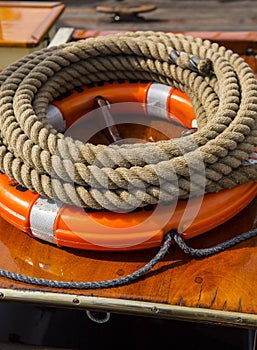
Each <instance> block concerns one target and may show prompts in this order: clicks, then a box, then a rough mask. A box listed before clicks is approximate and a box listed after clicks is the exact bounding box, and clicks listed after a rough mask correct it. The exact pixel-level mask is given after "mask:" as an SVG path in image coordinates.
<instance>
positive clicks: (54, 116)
mask: <svg viewBox="0 0 257 350" xmlns="http://www.w3.org/2000/svg"><path fill="white" fill-rule="evenodd" d="M46 117H47V119H48V121H49V123H50V124H51V125H52V126H53V127H54V129H56V130H57V131H59V132H64V131H65V129H66V121H65V119H64V118H63V115H62V113H61V111H60V110H59V108H57V107H56V106H54V105H52V104H49V105H48V109H47V114H46Z"/></svg>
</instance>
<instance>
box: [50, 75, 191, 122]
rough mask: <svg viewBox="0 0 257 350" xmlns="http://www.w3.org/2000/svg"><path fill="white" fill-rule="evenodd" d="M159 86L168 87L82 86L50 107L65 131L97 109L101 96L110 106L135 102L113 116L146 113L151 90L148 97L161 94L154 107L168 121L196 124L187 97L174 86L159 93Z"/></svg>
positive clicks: (125, 83) (143, 85) (141, 85)
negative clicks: (159, 110) (55, 111)
mask: <svg viewBox="0 0 257 350" xmlns="http://www.w3.org/2000/svg"><path fill="white" fill-rule="evenodd" d="M162 86H165V87H167V86H166V85H163V84H156V83H140V82H138V83H129V82H124V83H113V84H111V83H105V84H104V85H103V86H94V87H84V88H81V89H79V90H74V91H73V92H72V94H71V95H70V96H68V97H65V98H63V99H60V100H59V101H53V102H52V105H54V106H56V107H57V108H58V109H59V111H60V113H61V114H62V118H63V119H64V120H65V121H66V129H67V128H69V127H70V126H71V125H72V124H73V123H74V122H75V121H76V120H77V119H78V118H80V117H81V116H82V115H85V114H86V113H88V112H90V111H92V110H93V109H94V108H96V105H95V97H96V96H104V98H105V99H106V100H108V101H109V102H110V103H111V104H118V103H121V102H138V103H137V104H133V105H131V107H132V108H133V110H132V111H129V110H128V109H127V108H128V107H129V105H127V106H126V110H125V111H124V110H123V108H119V109H118V110H117V107H118V106H116V110H115V111H116V113H129V112H133V113H134V114H140V113H147V112H148V110H147V108H146V106H147V104H151V103H152V101H148V98H149V96H150V93H149V91H150V90H153V92H151V95H152V94H154V93H155V92H156V91H159V92H160V94H162V95H163V103H161V104H160V102H159V101H158V100H156V101H155V102H157V104H156V106H157V107H160V109H161V110H162V111H161V112H162V114H164V115H163V116H162V118H163V119H168V120H169V119H171V118H172V117H173V116H175V117H176V119H177V120H179V121H180V122H181V123H182V124H183V125H184V126H185V127H187V128H191V127H192V121H195V116H194V110H193V107H192V104H191V102H190V99H189V98H188V96H187V95H186V94H185V93H183V92H181V91H180V90H178V89H176V88H174V87H168V89H166V91H164V92H162V91H160V89H161V87H162ZM158 97H159V96H158ZM151 99H152V97H151ZM156 106H155V107H156ZM135 109H136V110H135ZM165 111H166V113H165ZM154 112H155V110H154V111H153V113H154ZM163 112H164V113H163Z"/></svg>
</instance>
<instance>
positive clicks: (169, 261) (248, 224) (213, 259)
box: [0, 1, 257, 327]
mask: <svg viewBox="0 0 257 350" xmlns="http://www.w3.org/2000/svg"><path fill="white" fill-rule="evenodd" d="M139 2H140V1H139ZM75 3H76V2H75ZM100 3H101V1H99V4H100ZM171 3H172V6H173V5H174V6H173V7H172V8H171ZM193 3H194V5H193ZM203 3H204V2H202V1H195V2H193V1H181V2H173V1H172V2H169V1H161V2H160V3H159V2H158V8H159V9H158V10H156V13H154V12H153V13H151V14H150V13H149V14H147V16H150V17H149V18H150V19H151V20H150V21H149V22H140V23H137V24H136V25H134V23H128V24H127V25H125V24H124V23H122V24H118V25H117V26H116V24H115V29H118V30H119V29H129V30H130V29H133V30H134V29H139V30H145V29H149V26H150V27H151V29H153V30H154V29H157V27H158V30H163V29H165V30H167V29H169V30H174V29H176V31H179V30H183V31H189V30H195V29H197V30H201V29H203V27H204V30H209V29H210V28H211V29H212V30H215V28H214V24H215V23H216V24H217V16H220V18H219V23H220V27H219V29H220V30H224V29H229V30H233V28H232V27H233V26H235V23H236V20H235V18H236V19H237V21H239V22H238V23H240V29H242V30H249V29H250V28H252V26H253V25H254V24H256V22H257V19H256V18H257V8H256V7H255V6H253V5H254V2H251V1H246V2H244V5H242V6H241V2H240V5H239V6H237V7H236V8H235V9H234V8H231V11H230V10H229V6H231V4H230V2H218V1H210V2H208V1H207V2H205V3H209V5H208V6H209V9H208V11H206V10H204V9H203ZM245 3H247V4H245ZM76 4H77V3H76ZM95 5H96V2H90V1H89V2H88V6H87V5H86V6H84V7H81V11H77V7H78V6H79V5H76V6H75V5H74V7H73V6H69V7H68V8H67V9H66V10H65V12H64V14H63V15H62V16H61V18H60V22H59V24H60V25H63V24H64V25H72V26H78V27H80V26H81V24H82V23H83V28H85V26H86V29H92V28H93V29H96V28H97V29H101V28H103V29H104V30H108V29H113V28H114V27H113V23H111V22H109V20H107V19H106V17H103V14H100V13H96V12H95V10H94V6H95ZM201 5H202V6H201ZM248 5H249V6H250V7H249V6H248ZM190 6H191V7H190ZM192 6H193V7H192ZM212 6H216V7H217V6H219V8H218V9H217V11H216V14H215V18H214V15H213V13H212V11H211V8H212ZM247 6H248V7H247ZM167 8H168V9H169V11H167ZM192 8H193V9H194V10H195V11H196V12H195V14H194V15H193V16H192V18H190V16H191V15H192ZM158 11H159V12H158ZM229 11H230V13H229V18H230V21H229V22H228V21H227V19H226V14H228V12H229ZM246 12H247V16H246ZM157 14H158V15H157ZM249 14H250V18H249V17H248V15H249ZM185 15H186V16H187V20H184V19H183V18H184V17H185ZM196 15H198V18H199V22H198V23H193V22H194V19H193V17H194V16H196ZM151 16H153V17H151ZM179 16H180V17H179ZM233 17H234V18H233ZM201 18H202V19H201ZM224 18H225V19H226V20H225V19H224ZM232 18H233V21H232ZM223 19H224V21H223ZM157 21H158V23H157ZM232 22H233V23H232ZM228 23H229V24H228ZM153 24H154V25H153ZM232 24H233V26H232ZM216 29H217V28H216ZM252 42H253V43H255V39H253V40H252ZM242 54H243V53H242ZM255 63H256V62H255V61H254V64H255ZM146 135H147V137H149V134H148V133H147V132H146ZM151 135H152V133H151ZM256 225H257V199H255V200H253V201H252V202H251V203H250V204H249V205H248V207H247V208H245V209H244V210H243V211H242V212H240V213H239V214H238V215H237V216H235V217H234V218H233V219H231V220H229V221H227V222H226V223H224V224H223V225H221V226H219V227H217V228H215V229H213V230H211V231H209V232H206V233H205V234H203V235H201V236H199V237H197V238H193V239H191V240H189V241H188V244H190V245H191V246H193V247H197V248H204V247H210V246H213V245H215V244H217V243H220V242H223V241H225V240H226V239H229V238H231V237H234V236H236V235H238V234H240V233H242V232H245V231H247V230H249V229H251V228H255V227H256ZM156 252H157V248H156V249H150V250H144V251H134V252H112V253H111V252H92V251H80V250H76V249H64V248H59V247H56V246H54V245H51V244H50V243H44V242H42V241H39V240H37V239H33V238H31V237H29V236H28V235H26V234H25V233H23V232H21V231H19V230H18V229H16V228H14V227H13V226H12V225H10V224H9V223H7V222H6V221H4V220H3V219H1V218H0V268H1V269H5V270H9V271H12V272H15V273H21V274H25V275H28V276H33V277H38V278H44V279H54V280H60V281H83V282H84V281H101V280H108V279H113V278H118V277H123V276H126V275H128V274H130V273H132V272H133V271H135V270H137V269H139V268H141V267H143V266H144V265H145V264H146V263H147V262H148V261H149V260H150V259H151V258H152V257H153V256H154V255H155V254H156ZM256 266H257V237H256V238H252V239H249V240H247V241H245V242H243V243H240V244H237V245H236V246H234V247H232V248H230V249H227V250H225V251H224V252H222V253H219V254H216V255H214V256H210V257H207V258H203V259H199V258H192V257H190V256H189V255H187V254H185V253H183V252H182V251H181V250H180V249H179V248H178V247H177V246H175V244H174V245H172V247H171V248H170V250H169V252H168V254H167V255H166V257H165V258H164V259H163V261H161V262H160V263H158V264H157V265H156V266H155V267H154V268H153V270H152V271H150V272H149V273H148V274H147V275H145V276H144V277H143V278H141V279H139V280H137V281H136V282H134V283H131V284H129V285H124V286H121V287H117V288H107V289H99V290H96V289H88V290H69V289H57V288H55V289H54V288H49V287H38V286H34V285H32V284H31V285H29V284H28V285H27V284H24V283H20V282H15V281H13V280H8V279H6V278H0V298H2V299H3V300H15V301H18V302H22V301H28V302H29V301H31V302H35V303H39V304H41V303H46V304H49V305H50V306H58V305H62V306H67V307H81V308H83V307H86V308H90V307H92V308H96V309H103V310H112V311H114V312H124V313H138V314H142V315H146V316H147V315H151V316H154V315H155V316H157V317H167V318H176V319H187V320H198V321H202V322H212V323H219V324H229V325H233V326H240V327H242V326H243V327H256V326H257V293H256V290H257V279H256Z"/></svg>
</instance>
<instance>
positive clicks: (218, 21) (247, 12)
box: [59, 0, 257, 31]
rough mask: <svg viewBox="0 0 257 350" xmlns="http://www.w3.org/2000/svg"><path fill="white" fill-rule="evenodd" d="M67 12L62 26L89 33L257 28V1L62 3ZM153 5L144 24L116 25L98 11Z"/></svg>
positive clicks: (247, 29)
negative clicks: (102, 7) (104, 31)
mask: <svg viewBox="0 0 257 350" xmlns="http://www.w3.org/2000/svg"><path fill="white" fill-rule="evenodd" d="M63 3H64V4H66V10H65V12H64V13H63V14H62V16H61V18H60V20H59V23H60V25H65V26H66V25H67V26H74V27H82V28H87V29H94V30H95V29H97V30H103V29H105V30H106V29H108V30H110V29H112V30H113V29H114V30H120V29H123V30H160V31H254V30H256V27H257V6H256V5H257V4H256V1H250V0H246V1H237V0H236V1H231V0H221V1H218V0H207V1H204V0H196V1H192V0H191V1H190V0H179V1H178V0H160V1H156V0H149V1H145V0H138V1H133V0H132V1H131V0H129V1H128V0H124V1H90V0H89V1H71V0H65V1H63ZM142 4H154V5H156V6H157V9H156V10H155V11H153V12H149V13H145V14H142V17H143V18H144V20H141V21H125V22H120V23H119V22H118V23H114V22H113V21H112V20H111V16H110V15H106V14H103V13H100V12H97V11H96V7H97V6H99V5H101V6H103V5H105V6H107V5H108V6H109V5H110V6H125V5H127V6H139V5H142Z"/></svg>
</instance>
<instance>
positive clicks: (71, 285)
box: [0, 228, 257, 289]
mask: <svg viewBox="0 0 257 350" xmlns="http://www.w3.org/2000/svg"><path fill="white" fill-rule="evenodd" d="M256 235H257V228H254V229H252V230H249V231H247V232H245V233H243V234H241V235H239V236H237V237H234V238H232V239H229V240H227V241H225V242H223V243H220V244H217V245H215V246H213V247H211V248H204V249H195V248H191V247H189V246H188V245H187V244H186V243H185V241H184V240H183V239H182V237H181V236H180V235H179V233H178V232H177V231H176V230H171V231H169V232H168V233H167V234H166V235H165V236H164V240H163V244H162V246H161V247H160V249H159V250H158V252H157V253H156V255H155V256H154V257H153V258H152V259H151V260H150V261H149V262H148V263H147V264H146V265H144V266H143V267H142V268H140V269H138V270H136V271H135V272H133V273H131V274H129V275H127V276H124V277H119V278H114V279H109V280H104V281H93V282H66V281H57V280H48V279H43V278H36V277H31V276H26V275H23V274H18V273H14V272H10V271H7V270H3V269H0V276H1V277H5V278H8V279H11V280H15V281H18V282H23V283H27V284H33V285H37V286H42V287H51V288H61V289H103V288H113V287H118V286H122V285H126V284H129V283H132V282H134V281H135V280H138V279H139V278H141V277H142V276H144V275H145V274H147V273H148V272H149V271H150V270H151V269H152V268H153V267H154V266H155V265H156V264H157V263H159V262H160V261H161V260H162V259H163V258H164V256H165V255H166V254H167V252H168V251H169V248H170V247H171V244H172V242H175V243H176V244H177V245H178V246H179V248H180V249H181V250H182V251H183V252H184V253H186V254H189V255H191V256H196V257H199V258H203V257H206V256H210V255H214V254H217V253H220V252H222V251H224V250H225V249H228V248H231V247H232V246H234V245H236V244H238V243H240V242H243V241H245V240H247V239H249V238H252V237H254V236H256Z"/></svg>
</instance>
